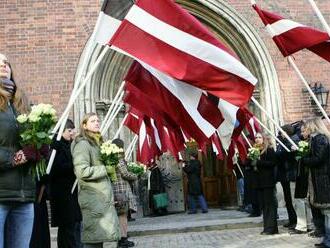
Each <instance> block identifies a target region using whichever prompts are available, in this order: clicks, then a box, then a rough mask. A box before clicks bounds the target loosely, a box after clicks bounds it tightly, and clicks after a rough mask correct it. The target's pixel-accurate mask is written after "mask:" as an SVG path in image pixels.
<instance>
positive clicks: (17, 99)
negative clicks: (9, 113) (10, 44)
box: [0, 62, 30, 114]
mask: <svg viewBox="0 0 330 248" xmlns="http://www.w3.org/2000/svg"><path fill="white" fill-rule="evenodd" d="M8 65H9V68H10V71H11V74H10V80H11V81H13V82H14V84H15V86H16V90H15V93H14V95H13V98H12V99H11V101H12V103H13V105H14V107H15V109H16V111H17V112H18V113H20V114H25V113H27V112H28V111H29V110H30V105H29V101H28V99H27V97H26V95H25V94H24V93H23V91H22V90H19V89H17V84H16V82H15V79H14V72H13V68H12V66H11V64H10V63H9V62H8ZM9 100H10V99H9V97H8V94H7V91H5V89H4V88H3V87H2V86H1V85H0V111H5V110H6V109H7V107H8V105H7V103H8V101H9Z"/></svg>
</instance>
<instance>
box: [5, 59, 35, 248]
mask: <svg viewBox="0 0 330 248" xmlns="http://www.w3.org/2000/svg"><path fill="white" fill-rule="evenodd" d="M28 108H29V105H28V102H27V100H26V98H24V97H23V96H22V94H21V91H19V90H18V89H17V86H16V83H15V80H14V77H13V72H12V68H11V65H10V63H9V61H8V59H7V57H6V56H5V55H4V54H1V53H0V130H1V132H0V247H7V248H8V247H9V248H10V247H15V248H26V247H29V242H30V239H31V234H32V227H33V217H34V210H33V202H34V197H35V183H34V179H33V178H32V176H31V174H30V173H29V166H30V165H31V163H30V162H31V161H29V162H28V160H29V159H28V157H27V156H26V155H25V154H24V152H23V150H22V147H20V144H19V125H18V122H17V120H16V117H17V115H18V114H23V113H26V112H27V111H28Z"/></svg>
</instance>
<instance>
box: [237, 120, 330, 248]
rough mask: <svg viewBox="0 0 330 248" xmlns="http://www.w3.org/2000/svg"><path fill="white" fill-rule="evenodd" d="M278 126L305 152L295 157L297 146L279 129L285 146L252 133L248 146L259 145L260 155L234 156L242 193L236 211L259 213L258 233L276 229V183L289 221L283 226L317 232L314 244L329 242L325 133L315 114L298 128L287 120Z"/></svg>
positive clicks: (329, 164) (329, 167) (329, 138)
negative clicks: (305, 145)
mask: <svg viewBox="0 0 330 248" xmlns="http://www.w3.org/2000/svg"><path fill="white" fill-rule="evenodd" d="M283 130H284V131H285V132H286V133H287V134H288V135H289V137H290V138H291V140H292V141H293V142H294V143H296V144H298V142H299V141H301V140H303V141H306V142H307V143H308V152H306V154H305V155H304V156H297V148H295V146H293V145H292V143H290V142H289V140H288V139H286V138H285V137H284V135H282V134H281V133H280V134H279V137H278V138H279V140H280V141H281V142H282V143H283V144H284V145H285V146H286V147H287V148H289V151H287V150H286V149H285V148H284V147H283V146H282V144H278V145H277V147H276V149H274V148H273V147H272V145H271V141H270V138H269V137H268V136H266V135H264V134H262V133H257V134H256V135H255V140H254V147H259V148H260V157H259V158H258V159H251V158H250V159H247V160H246V161H245V162H242V161H240V160H238V162H237V163H236V165H235V166H236V167H235V174H236V175H237V185H238V192H240V198H243V200H242V201H241V206H240V208H239V210H240V211H246V212H249V213H250V215H249V216H250V217H258V216H261V215H262V216H263V231H262V232H261V234H262V235H272V234H277V233H278V225H277V218H278V214H277V208H278V202H277V196H276V195H277V190H276V184H277V183H278V182H279V183H280V185H281V187H282V189H283V195H284V201H285V206H286V209H287V213H288V220H289V221H288V223H286V224H285V225H284V227H286V228H288V232H289V233H290V234H292V235H294V234H308V235H309V236H310V237H323V240H322V242H321V243H320V244H315V246H316V247H330V222H329V217H330V216H329V213H330V211H329V209H330V194H329V192H330V146H329V142H330V132H329V131H328V129H327V127H326V126H325V124H324V123H323V121H322V119H321V118H312V119H308V120H306V121H302V123H301V129H300V130H295V128H294V127H293V126H292V125H285V126H283ZM242 184H243V185H244V186H243V187H242ZM242 188H243V189H244V190H242Z"/></svg>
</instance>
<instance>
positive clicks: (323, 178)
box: [301, 118, 330, 247]
mask: <svg viewBox="0 0 330 248" xmlns="http://www.w3.org/2000/svg"><path fill="white" fill-rule="evenodd" d="M301 134H302V135H303V137H304V139H306V140H308V141H309V145H310V147H309V153H307V154H306V155H305V156H302V158H301V163H302V164H303V165H304V166H305V169H307V171H308V172H309V173H308V194H309V200H310V203H311V204H312V206H313V207H315V208H318V209H321V211H322V214H323V215H324V216H325V235H324V238H323V241H322V243H321V244H317V245H316V246H318V247H330V194H329V192H330V157H329V152H330V145H329V142H330V133H329V131H328V130H327V128H326V126H325V125H324V123H323V122H322V120H321V119H320V118H316V119H311V120H308V121H306V122H304V123H303V125H302V127H301Z"/></svg>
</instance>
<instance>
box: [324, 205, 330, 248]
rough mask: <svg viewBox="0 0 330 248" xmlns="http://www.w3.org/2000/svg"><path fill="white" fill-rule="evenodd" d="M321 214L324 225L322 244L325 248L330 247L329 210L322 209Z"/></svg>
mask: <svg viewBox="0 0 330 248" xmlns="http://www.w3.org/2000/svg"><path fill="white" fill-rule="evenodd" d="M322 214H324V225H325V235H324V237H323V240H322V243H323V244H325V245H326V246H327V247H330V210H329V209H324V210H322Z"/></svg>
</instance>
